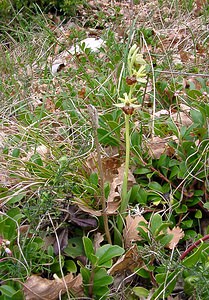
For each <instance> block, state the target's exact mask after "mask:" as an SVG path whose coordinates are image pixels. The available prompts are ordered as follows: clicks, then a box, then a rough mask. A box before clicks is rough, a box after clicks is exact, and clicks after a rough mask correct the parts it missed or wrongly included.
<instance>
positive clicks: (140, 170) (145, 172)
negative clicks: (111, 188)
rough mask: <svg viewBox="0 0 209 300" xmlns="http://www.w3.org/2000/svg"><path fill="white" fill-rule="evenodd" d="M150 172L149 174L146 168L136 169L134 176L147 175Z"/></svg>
mask: <svg viewBox="0 0 209 300" xmlns="http://www.w3.org/2000/svg"><path fill="white" fill-rule="evenodd" d="M150 172H151V171H150V169H147V168H137V169H136V170H134V174H139V175H143V174H147V173H150Z"/></svg>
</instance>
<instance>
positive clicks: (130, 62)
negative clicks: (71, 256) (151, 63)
mask: <svg viewBox="0 0 209 300" xmlns="http://www.w3.org/2000/svg"><path fill="white" fill-rule="evenodd" d="M127 68H128V77H126V83H127V85H128V87H129V92H128V93H124V94H123V98H119V100H120V101H121V102H120V103H117V104H114V105H115V106H116V107H119V108H121V109H122V110H123V112H124V116H125V142H126V158H125V170H124V177H123V184H122V190H121V205H120V215H119V216H118V219H117V228H118V231H119V232H120V233H121V232H122V229H123V218H124V215H125V212H126V210H127V207H128V171H129V163H130V118H131V116H132V115H133V113H134V111H135V109H136V108H139V107H140V105H138V104H136V101H137V98H135V97H133V94H134V92H135V91H136V88H137V84H143V83H146V81H147V79H146V76H147V74H146V61H145V60H144V59H143V55H142V54H141V53H139V47H137V45H136V44H134V45H133V46H132V47H131V49H130V50H129V53H128V58H127Z"/></svg>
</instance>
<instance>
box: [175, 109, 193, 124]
mask: <svg viewBox="0 0 209 300" xmlns="http://www.w3.org/2000/svg"><path fill="white" fill-rule="evenodd" d="M171 117H172V120H173V121H174V123H175V124H176V125H177V126H190V125H191V124H192V120H191V119H190V118H189V116H188V114H187V113H185V112H183V111H180V112H176V113H174V114H172V116H171Z"/></svg>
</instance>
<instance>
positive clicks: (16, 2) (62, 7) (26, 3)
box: [0, 0, 84, 17]
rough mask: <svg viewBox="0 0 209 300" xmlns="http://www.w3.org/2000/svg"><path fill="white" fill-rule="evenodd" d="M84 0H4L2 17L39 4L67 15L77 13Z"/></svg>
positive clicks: (43, 9) (0, 7)
mask: <svg viewBox="0 0 209 300" xmlns="http://www.w3.org/2000/svg"><path fill="white" fill-rule="evenodd" d="M83 3H84V0H37V1H33V0H12V1H9V0H2V1H0V17H3V16H4V17H10V16H11V15H12V14H13V12H14V11H19V10H21V9H22V8H23V7H26V8H29V9H31V10H35V8H36V7H37V6H38V7H39V8H40V9H41V11H44V12H46V13H47V12H49V11H51V12H56V13H58V14H63V15H66V16H73V15H75V14H76V8H77V6H78V5H79V4H83Z"/></svg>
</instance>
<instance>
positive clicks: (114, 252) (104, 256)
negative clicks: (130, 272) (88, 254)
mask: <svg viewBox="0 0 209 300" xmlns="http://www.w3.org/2000/svg"><path fill="white" fill-rule="evenodd" d="M124 252H125V250H124V249H123V248H121V247H120V246H117V245H114V246H112V245H109V244H107V245H104V246H102V247H100V248H99V249H98V250H97V251H96V256H97V257H98V258H99V260H98V265H99V266H101V265H104V264H105V263H106V262H108V261H109V260H111V259H112V258H113V257H116V256H120V255H122V254H123V253H124Z"/></svg>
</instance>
